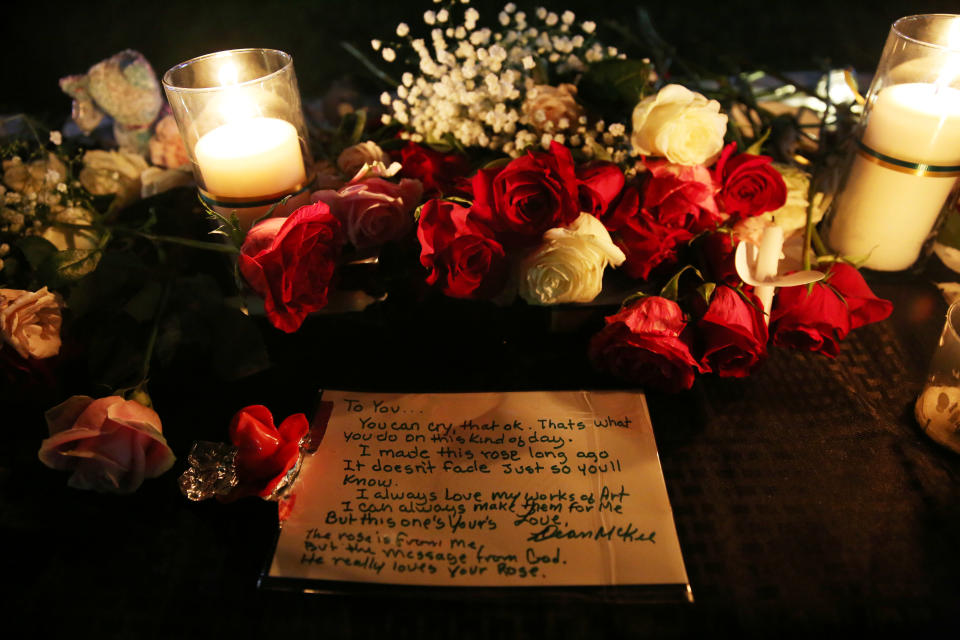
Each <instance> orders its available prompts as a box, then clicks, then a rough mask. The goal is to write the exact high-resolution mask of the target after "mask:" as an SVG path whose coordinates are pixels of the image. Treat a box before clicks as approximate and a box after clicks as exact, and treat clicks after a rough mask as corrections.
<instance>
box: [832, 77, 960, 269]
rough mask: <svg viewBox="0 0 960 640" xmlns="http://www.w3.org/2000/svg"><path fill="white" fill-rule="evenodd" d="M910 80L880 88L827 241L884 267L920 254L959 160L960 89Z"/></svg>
mask: <svg viewBox="0 0 960 640" xmlns="http://www.w3.org/2000/svg"><path fill="white" fill-rule="evenodd" d="M945 84H946V83H945V82H937V83H906V84H898V85H893V86H889V87H886V88H885V89H883V90H881V91H880V92H879V93H878V94H877V99H876V102H875V104H874V105H873V107H872V110H871V113H870V116H869V121H868V123H867V127H866V130H865V132H864V134H863V142H862V144H861V147H860V150H859V152H858V153H857V156H856V157H855V159H854V161H853V165H852V167H851V169H850V175H849V177H848V178H847V183H846V186H845V188H844V190H843V192H842V193H841V194H840V196H839V197H838V199H837V205H836V207H837V209H836V212H835V216H834V220H833V222H832V224H831V227H830V230H829V235H828V243H829V244H830V246H831V248H833V249H834V250H835V251H837V252H838V253H842V254H845V255H848V256H851V257H853V256H857V257H859V256H867V255H868V254H869V257H868V258H867V260H866V262H864V263H863V264H864V266H866V267H868V268H871V269H877V270H880V271H900V270H902V269H906V268H908V267H909V266H910V265H912V264H913V263H914V262H916V260H917V258H918V257H919V256H920V251H921V249H922V248H923V245H924V243H925V241H926V240H927V237H928V235H929V234H930V231H931V229H932V228H933V226H934V224H935V223H936V221H937V218H938V216H939V214H940V210H941V208H942V207H943V204H944V202H945V201H946V199H947V197H948V196H949V194H950V191H951V189H952V188H953V186H954V183H955V182H956V176H957V173H958V171H957V169H956V167H957V165H960V91H958V90H956V89H954V88H952V87H949V86H945Z"/></svg>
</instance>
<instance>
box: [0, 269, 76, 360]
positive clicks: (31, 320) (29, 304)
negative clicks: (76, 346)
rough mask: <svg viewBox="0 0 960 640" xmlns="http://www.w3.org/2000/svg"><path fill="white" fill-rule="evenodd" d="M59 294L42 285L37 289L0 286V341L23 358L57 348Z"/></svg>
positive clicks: (42, 355) (55, 351) (47, 353)
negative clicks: (0, 287) (1, 287)
mask: <svg viewBox="0 0 960 640" xmlns="http://www.w3.org/2000/svg"><path fill="white" fill-rule="evenodd" d="M62 306H63V301H62V300H61V299H60V296H59V295H57V294H55V293H51V292H50V291H47V288H46V287H43V288H42V289H40V290H39V291H37V292H31V291H20V290H19V289H0V345H2V344H3V343H4V342H6V343H7V344H9V345H10V346H11V347H13V348H14V349H15V350H16V352H17V353H19V354H20V356H21V357H23V358H37V359H41V358H49V357H51V356H55V355H57V354H58V353H59V352H60V325H61V324H62V323H63V318H62V316H61V315H60V309H61V307H62Z"/></svg>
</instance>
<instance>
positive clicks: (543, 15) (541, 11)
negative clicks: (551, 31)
mask: <svg viewBox="0 0 960 640" xmlns="http://www.w3.org/2000/svg"><path fill="white" fill-rule="evenodd" d="M536 13H537V18H539V19H540V20H546V18H547V10H546V9H544V8H543V7H537V12H536Z"/></svg>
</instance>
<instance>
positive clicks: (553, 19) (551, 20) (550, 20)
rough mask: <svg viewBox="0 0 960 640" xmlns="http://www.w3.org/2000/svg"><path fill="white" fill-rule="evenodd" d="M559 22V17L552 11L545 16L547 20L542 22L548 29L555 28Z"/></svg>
mask: <svg viewBox="0 0 960 640" xmlns="http://www.w3.org/2000/svg"><path fill="white" fill-rule="evenodd" d="M559 21H560V17H559V16H558V15H557V14H555V13H554V12H553V11H551V12H550V13H548V14H547V19H546V20H544V22H546V23H547V26H548V27H552V26H555V25H556V24H557V22H559Z"/></svg>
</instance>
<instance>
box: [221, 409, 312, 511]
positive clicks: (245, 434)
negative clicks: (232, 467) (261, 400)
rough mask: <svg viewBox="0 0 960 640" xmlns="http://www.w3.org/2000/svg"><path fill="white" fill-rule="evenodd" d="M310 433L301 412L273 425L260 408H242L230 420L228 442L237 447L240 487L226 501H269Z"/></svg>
mask: <svg viewBox="0 0 960 640" xmlns="http://www.w3.org/2000/svg"><path fill="white" fill-rule="evenodd" d="M309 430H310V423H309V422H307V417H306V416H305V415H303V414H302V413H296V414H294V415H292V416H290V417H288V418H287V419H286V420H284V421H283V422H281V423H280V426H279V427H275V426H274V424H273V414H271V413H270V410H269V409H267V408H266V407H265V406H263V405H259V404H257V405H251V406H249V407H245V408H243V409H241V410H240V411H239V412H237V414H236V415H235V416H233V420H231V421H230V441H231V442H232V443H233V444H234V445H236V446H237V448H238V449H239V451H238V452H237V458H236V461H237V477H238V479H239V484H238V485H237V487H236V488H235V489H234V490H233V491H231V492H230V495H229V499H236V498H241V497H244V496H250V495H256V496H260V497H261V498H269V497H270V496H271V495H272V494H273V493H274V491H276V490H277V489H278V488H279V487H280V486H281V485H282V484H283V483H284V480H285V479H286V476H287V474H288V473H290V470H291V469H293V468H294V467H295V466H296V465H297V462H299V460H300V441H301V440H303V438H304V436H306V435H307V432H308V431H309Z"/></svg>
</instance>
